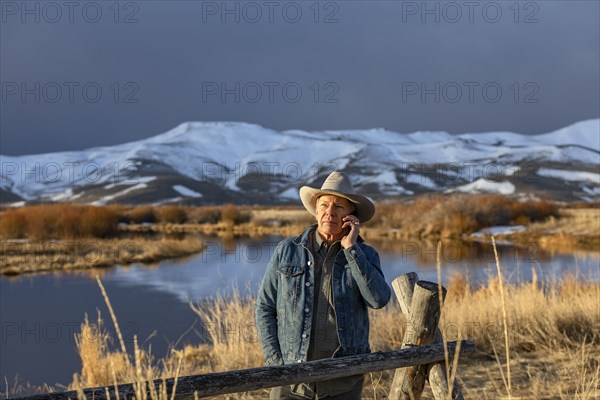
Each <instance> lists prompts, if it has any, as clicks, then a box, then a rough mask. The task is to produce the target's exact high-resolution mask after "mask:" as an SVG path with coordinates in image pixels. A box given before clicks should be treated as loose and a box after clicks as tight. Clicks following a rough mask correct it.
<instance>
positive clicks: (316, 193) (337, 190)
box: [300, 171, 375, 222]
mask: <svg viewBox="0 0 600 400" xmlns="http://www.w3.org/2000/svg"><path fill="white" fill-rule="evenodd" d="M324 195H329V196H339V197H343V198H345V199H348V200H349V201H351V202H352V203H354V205H355V206H356V217H357V218H358V220H359V221H360V222H367V221H368V220H370V219H371V218H373V214H375V205H374V204H373V203H372V202H371V200H369V199H368V198H367V197H365V196H362V195H360V194H356V192H355V191H354V187H353V186H352V183H350V179H349V178H348V176H347V175H346V174H345V173H343V172H338V171H334V172H332V173H331V174H329V176H328V177H327V179H325V182H323V186H321V189H316V188H312V187H310V186H302V187H301V188H300V200H302V204H303V205H304V207H305V208H306V209H307V210H308V212H309V213H311V214H312V215H313V216H316V209H315V208H316V204H317V199H318V198H319V197H321V196H324Z"/></svg>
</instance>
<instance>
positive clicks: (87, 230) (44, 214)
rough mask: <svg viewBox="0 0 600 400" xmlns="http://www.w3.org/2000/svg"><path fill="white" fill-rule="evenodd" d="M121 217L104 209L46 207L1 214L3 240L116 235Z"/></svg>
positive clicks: (61, 206) (28, 208) (40, 206)
mask: <svg viewBox="0 0 600 400" xmlns="http://www.w3.org/2000/svg"><path fill="white" fill-rule="evenodd" d="M118 222H119V221H118V215H117V214H116V213H115V212H114V210H111V209H108V208H105V207H94V206H83V205H71V204H44V205H37V206H30V207H24V208H19V209H15V210H10V211H9V212H6V213H4V214H2V224H1V225H2V227H1V229H0V231H1V232H2V237H3V238H22V237H27V238H28V239H32V240H48V239H76V238H80V237H88V236H93V237H108V236H112V235H115V234H116V232H117V228H118Z"/></svg>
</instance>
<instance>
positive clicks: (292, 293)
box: [277, 264, 304, 299]
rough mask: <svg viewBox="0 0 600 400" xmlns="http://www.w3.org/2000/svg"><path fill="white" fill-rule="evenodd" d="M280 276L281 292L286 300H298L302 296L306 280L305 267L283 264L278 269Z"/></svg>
mask: <svg viewBox="0 0 600 400" xmlns="http://www.w3.org/2000/svg"><path fill="white" fill-rule="evenodd" d="M277 272H278V273H279V274H280V279H279V280H280V282H281V290H282V293H283V295H284V296H285V297H286V298H288V299H289V298H294V299H295V298H296V297H298V295H299V294H300V290H301V285H302V281H303V280H304V267H303V266H302V265H298V264H283V265H281V266H279V267H278V268H277Z"/></svg>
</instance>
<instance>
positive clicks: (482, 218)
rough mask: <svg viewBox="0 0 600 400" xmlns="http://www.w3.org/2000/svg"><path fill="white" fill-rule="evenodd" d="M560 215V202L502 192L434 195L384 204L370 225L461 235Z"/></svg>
mask: <svg viewBox="0 0 600 400" xmlns="http://www.w3.org/2000/svg"><path fill="white" fill-rule="evenodd" d="M552 216H554V217H558V216H559V215H558V205H556V204H554V203H551V202H548V201H545V200H524V201H523V200H518V199H512V198H509V197H506V196H502V195H479V196H473V195H451V196H444V195H432V196H423V197H420V198H417V199H415V200H411V201H408V202H403V203H381V204H378V206H377V213H376V214H375V217H374V219H373V222H370V223H369V226H374V227H378V228H387V229H388V230H395V231H397V232H398V235H399V236H401V237H420V238H423V237H444V238H451V237H460V236H461V235H463V234H468V233H473V232H476V231H478V230H480V229H482V228H484V227H488V226H495V225H516V224H527V223H531V222H535V221H543V220H545V219H547V218H549V217H552Z"/></svg>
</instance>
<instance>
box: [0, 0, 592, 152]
mask: <svg viewBox="0 0 600 400" xmlns="http://www.w3.org/2000/svg"><path fill="white" fill-rule="evenodd" d="M599 4H600V2H598V1H522V2H515V1H496V2H480V1H473V2H463V1H459V2H436V1H428V2H422V1H418V2H410V1H332V2H326V1H324V2H319V3H316V2H314V1H296V2H283V1H272V2H267V1H262V0H261V1H257V2H252V1H250V2H248V1H244V2H236V1H227V2H222V1H216V2H213V1H135V2H134V1H132V2H127V1H122V2H119V3H116V2H115V1H95V2H83V1H81V2H80V1H75V2H71V3H65V2H62V1H58V2H46V1H45V2H39V1H26V2H21V1H5V0H2V1H0V5H1V11H2V21H1V32H0V33H1V35H0V45H1V49H0V51H1V54H0V68H1V69H0V73H1V82H2V99H1V104H0V105H1V115H0V129H1V139H0V143H1V150H0V153H1V154H5V155H19V154H31V153H40V152H49V151H60V150H77V149H83V148H88V147H93V146H100V145H111V144H117V143H123V142H126V141H131V140H137V139H141V138H145V137H149V136H153V135H156V134H158V133H162V132H164V131H167V130H169V129H171V128H173V127H174V126H176V125H178V124H179V123H181V122H184V121H192V120H194V121H216V120H220V121H223V120H228V121H245V122H251V123H257V124H261V125H264V126H267V127H270V128H274V129H296V128H297V129H305V130H324V129H362V128H376V127H384V128H388V129H392V130H396V131H399V132H412V131H416V130H446V131H449V132H453V133H458V132H481V131H498V130H502V131H505V130H506V131H515V132H520V133H543V132H548V131H552V130H554V129H558V128H560V127H562V126H565V125H568V124H571V123H573V122H576V121H580V120H584V119H590V118H598V117H600V82H599V79H600V78H599V77H600V50H599V49H600V31H599V21H600V7H599Z"/></svg>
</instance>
